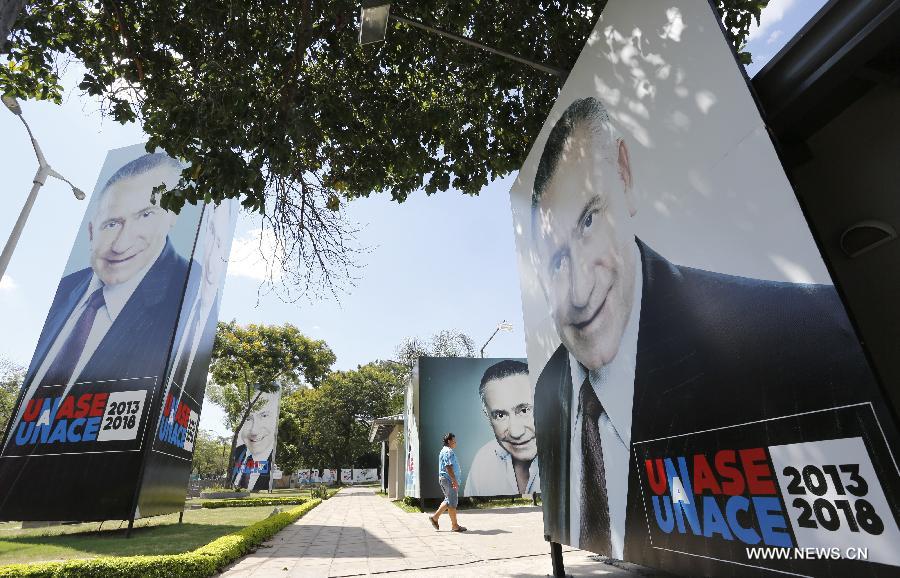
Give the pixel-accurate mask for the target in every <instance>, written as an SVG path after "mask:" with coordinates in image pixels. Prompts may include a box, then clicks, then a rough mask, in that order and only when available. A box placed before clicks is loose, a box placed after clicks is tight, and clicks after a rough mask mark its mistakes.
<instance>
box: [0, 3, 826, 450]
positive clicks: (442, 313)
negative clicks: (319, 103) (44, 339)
mask: <svg viewBox="0 0 900 578" xmlns="http://www.w3.org/2000/svg"><path fill="white" fill-rule="evenodd" d="M824 3H825V0H772V2H770V4H769V6H768V7H767V8H766V10H765V11H764V12H763V17H762V22H761V25H760V26H759V27H754V30H753V31H752V32H751V37H750V42H749V49H750V51H751V52H752V53H753V54H754V63H753V64H752V65H751V66H750V67H748V73H749V74H750V75H751V76H752V75H753V74H755V73H756V72H757V71H758V70H759V69H760V68H762V66H764V65H765V63H766V62H768V60H770V59H771V58H772V57H773V56H774V55H775V54H776V53H777V52H778V50H780V49H781V47H783V46H784V45H785V43H786V42H787V41H788V40H789V39H790V38H791V36H792V35H793V34H794V33H795V32H796V31H797V30H799V29H800V27H802V25H803V24H804V23H805V22H806V21H807V20H808V19H809V18H810V17H811V16H812V14H814V13H815V12H816V11H817V10H818V9H819V8H820V7H821V6H822V5H823V4H824ZM78 72H79V67H78V66H77V65H72V66H70V70H69V71H68V74H67V75H66V77H65V81H64V85H65V86H67V87H73V86H75V85H76V84H77V82H78V80H79V79H80V75H79V74H78ZM22 108H23V110H24V113H25V115H26V117H27V119H28V121H29V123H30V125H31V127H32V130H33V131H34V133H35V135H36V136H37V138H38V140H39V141H40V143H41V146H42V147H43V149H44V153H45V154H46V156H47V159H48V160H49V162H50V163H51V164H52V165H53V167H54V168H55V169H56V170H58V171H59V172H60V173H62V174H63V175H65V176H66V177H67V178H68V179H70V180H71V181H73V182H74V183H75V184H77V185H78V186H79V187H80V188H82V189H84V190H85V191H87V192H88V193H90V191H91V190H92V189H93V187H94V184H95V181H96V179H97V175H98V172H99V170H100V167H101V165H102V163H103V159H104V158H105V156H106V152H107V150H109V149H112V148H118V147H122V146H128V145H132V144H135V143H139V142H141V141H143V140H145V136H144V134H143V132H142V131H141V130H140V128H139V127H138V126H136V125H128V126H122V125H119V124H118V123H115V122H112V121H108V120H103V119H102V118H101V116H100V114H99V112H98V106H97V104H96V103H95V102H94V101H92V100H91V99H88V98H86V97H83V96H81V95H80V93H79V91H77V89H76V90H70V91H69V92H68V93H67V96H66V99H65V102H64V103H63V104H62V105H61V106H56V105H53V104H48V103H35V102H26V103H23V104H22ZM0 135H2V136H3V138H2V141H0V167H2V171H3V175H4V187H3V200H4V207H5V209H4V210H3V211H2V212H0V242H5V239H6V236H7V235H8V234H9V231H11V229H12V226H13V223H14V222H15V219H16V218H17V216H18V212H19V209H20V208H21V206H22V203H24V201H25V198H26V196H27V194H28V191H29V189H30V187H31V179H32V177H33V175H34V171H35V169H36V161H35V160H34V155H33V152H32V151H31V148H30V146H29V143H28V140H27V136H26V134H25V131H24V127H22V126H21V124H20V123H19V122H18V120H17V119H16V118H15V117H14V116H13V115H11V114H9V113H7V111H6V110H4V109H0ZM512 178H513V176H510V177H507V178H506V179H501V180H498V181H495V182H493V183H492V184H490V185H489V186H488V187H486V188H485V190H483V191H482V193H481V195H480V196H478V197H468V196H465V195H462V194H460V193H459V192H456V191H447V192H445V193H440V194H437V195H434V196H432V197H426V196H425V194H424V193H421V192H420V193H418V194H415V195H412V196H411V198H410V199H409V200H407V202H405V203H403V204H400V205H398V204H396V203H392V202H391V201H389V200H387V199H386V198H383V197H373V198H370V199H362V200H359V201H355V202H353V203H351V204H350V205H349V208H348V215H349V217H350V219H351V220H353V221H355V222H357V223H359V224H361V225H364V227H363V228H362V231H361V233H360V235H359V241H360V243H361V244H362V245H363V246H366V247H368V248H369V250H370V251H369V252H368V253H367V254H365V255H363V256H362V263H363V264H364V268H363V269H361V270H360V271H359V280H358V281H357V283H356V286H355V287H354V288H353V289H352V291H351V292H350V294H347V295H344V296H342V297H341V299H340V301H339V302H338V301H335V300H317V301H314V302H310V301H299V302H297V303H293V304H288V303H284V302H282V301H280V300H279V299H278V298H277V297H276V296H274V295H260V281H261V276H262V273H263V272H262V268H263V267H262V265H261V263H259V262H257V259H256V257H255V254H254V250H255V248H256V247H258V246H259V242H258V240H259V237H258V235H259V227H260V225H259V220H258V217H253V216H251V215H244V216H242V218H241V220H240V221H239V223H238V228H237V232H236V235H235V242H234V245H233V249H232V255H233V262H232V264H231V266H230V267H229V272H228V277H227V279H226V287H225V297H224V300H223V303H222V310H221V312H220V318H221V319H223V320H230V319H236V320H237V321H238V322H240V323H251V322H252V323H286V322H289V323H293V324H294V325H296V326H298V327H299V328H300V329H301V330H302V331H303V332H304V333H306V334H307V335H310V336H312V337H315V338H318V339H324V340H325V341H327V342H328V344H329V345H330V346H331V348H332V349H333V350H334V352H335V354H336V355H337V363H336V367H337V368H338V369H349V368H354V367H356V366H357V365H358V364H362V363H366V362H368V361H372V360H375V359H387V358H391V357H392V356H393V354H394V348H395V347H396V345H397V344H398V343H399V342H400V341H401V340H402V339H403V338H404V337H407V336H420V337H428V336H430V335H432V334H433V333H435V332H437V331H439V330H441V329H459V330H461V331H464V332H466V333H468V334H469V335H471V336H472V337H473V338H474V339H475V341H476V342H477V343H478V346H479V347H480V346H481V344H482V343H483V342H484V341H485V340H486V339H487V338H488V336H490V334H491V332H492V331H493V329H494V328H495V327H496V325H497V323H499V322H500V321H501V320H504V319H505V320H508V321H510V322H511V323H512V324H513V327H514V330H513V332H512V333H500V334H498V335H497V337H495V338H494V340H493V341H492V342H491V346H490V347H489V348H488V350H487V354H488V355H491V356H496V357H507V356H508V357H524V356H525V336H524V333H523V331H522V325H523V324H522V307H521V299H520V294H519V284H518V283H519V282H518V272H517V271H516V261H515V248H514V242H513V234H512V219H511V215H510V208H509V197H508V190H509V187H510V185H511V183H512ZM85 206H86V202H81V201H77V200H76V199H75V198H74V197H73V196H72V194H71V192H70V190H69V188H68V187H67V186H66V185H65V184H63V183H60V182H58V181H52V180H51V181H49V182H48V183H47V185H45V186H44V188H43V189H42V191H41V194H40V196H39V197H38V200H37V203H36V205H35V207H34V210H33V211H32V213H31V217H30V219H29V222H28V225H27V227H26V229H25V232H24V233H23V235H22V238H21V240H20V242H19V246H18V249H17V251H16V253H15V255H14V256H13V259H12V262H11V264H10V267H9V269H8V270H7V275H6V276H4V278H3V279H2V281H0V319H2V320H3V323H2V331H0V356H3V357H6V358H8V359H11V360H13V361H15V362H17V363H19V364H22V365H27V364H28V362H29V361H30V359H31V354H32V352H33V350H34V346H35V343H36V342H37V338H38V335H39V333H40V329H41V326H42V325H43V322H44V319H45V317H46V313H47V309H48V307H49V305H50V301H51V299H52V296H53V293H54V291H55V289H56V285H57V283H58V282H59V278H60V274H61V273H62V271H63V267H64V266H65V262H66V260H67V258H68V255H69V251H70V248H71V245H72V241H73V239H74V237H75V235H76V233H77V230H78V227H79V224H80V222H81V218H82V215H83V211H84V207H85ZM263 289H265V288H263ZM222 418H223V416H222V412H221V410H219V409H218V408H217V407H215V406H213V405H212V404H207V405H206V407H204V412H203V417H202V420H201V426H202V427H205V428H207V429H211V430H213V431H216V432H219V433H224V432H225V431H226V430H225V427H224V426H223V425H222V422H223V419H222Z"/></svg>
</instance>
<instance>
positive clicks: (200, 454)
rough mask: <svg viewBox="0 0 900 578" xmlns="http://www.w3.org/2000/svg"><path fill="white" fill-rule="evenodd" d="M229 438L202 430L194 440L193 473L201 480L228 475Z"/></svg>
mask: <svg viewBox="0 0 900 578" xmlns="http://www.w3.org/2000/svg"><path fill="white" fill-rule="evenodd" d="M227 451H228V438H223V437H219V436H217V435H216V434H214V433H213V432H210V431H207V430H203V429H202V430H200V431H199V432H197V438H196V439H195V440H194V459H193V462H192V468H193V472H194V473H195V474H197V475H199V476H200V477H201V478H209V477H212V476H220V475H222V474H227V473H228V459H229V458H228V454H226V452H227Z"/></svg>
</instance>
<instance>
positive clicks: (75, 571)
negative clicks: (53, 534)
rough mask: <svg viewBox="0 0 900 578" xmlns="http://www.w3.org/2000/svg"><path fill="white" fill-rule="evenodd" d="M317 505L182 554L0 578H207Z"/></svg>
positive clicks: (13, 568)
mask: <svg viewBox="0 0 900 578" xmlns="http://www.w3.org/2000/svg"><path fill="white" fill-rule="evenodd" d="M242 501H246V500H242ZM320 503H321V501H320V500H311V501H309V502H306V503H305V504H303V505H301V506H298V507H296V508H292V509H290V510H288V511H287V512H282V513H280V514H275V515H274V516H271V517H269V518H266V519H265V520H261V521H259V522H256V523H255V524H251V525H249V526H247V527H246V528H243V529H241V530H238V531H237V532H234V533H232V534H227V535H225V536H222V537H221V538H217V539H215V540H213V541H212V542H210V543H209V544H206V545H205V546H201V547H199V548H197V549H196V550H193V551H191V552H185V553H183V554H168V555H164V556H125V557H122V558H115V557H111V556H107V557H103V558H93V559H89V560H70V561H68V562H40V563H36V564H10V565H8V566H0V578H13V577H20V576H22V577H25V578H172V577H173V576H178V577H179V578H206V577H208V576H212V575H214V574H216V573H217V572H219V571H221V570H222V569H223V568H224V567H225V566H227V565H228V564H230V563H231V562H234V561H235V560H237V559H238V558H240V557H241V556H243V555H245V554H247V553H249V552H251V551H252V550H253V549H254V548H255V547H256V546H258V545H259V544H261V543H262V542H265V541H266V540H268V539H269V538H271V537H272V536H274V535H275V534H277V533H278V532H279V531H280V530H281V529H282V528H284V527H285V526H287V525H289V524H291V523H293V522H295V521H297V520H298V519H299V518H301V517H303V515H305V514H306V513H307V512H309V511H310V510H312V509H313V508H315V507H316V506H318V505H319V504H320Z"/></svg>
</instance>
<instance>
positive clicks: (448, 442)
mask: <svg viewBox="0 0 900 578" xmlns="http://www.w3.org/2000/svg"><path fill="white" fill-rule="evenodd" d="M444 445H445V446H447V447H448V448H450V449H453V448H455V447H456V436H455V435H453V432H447V433H445V434H444Z"/></svg>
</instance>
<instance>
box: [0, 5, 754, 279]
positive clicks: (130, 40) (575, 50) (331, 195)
mask: <svg viewBox="0 0 900 578" xmlns="http://www.w3.org/2000/svg"><path fill="white" fill-rule="evenodd" d="M766 3H767V0H717V2H716V6H717V8H718V10H719V13H720V15H721V16H722V17H723V20H724V22H725V25H726V28H727V30H728V32H729V35H730V38H731V42H732V44H733V45H734V46H735V47H736V48H737V49H739V50H740V49H742V48H743V45H744V42H745V40H746V38H747V35H748V32H749V28H750V24H751V23H752V21H753V20H754V19H756V20H757V21H758V20H759V15H760V11H761V10H762V8H763V7H764V6H765V5H766ZM605 4H606V2H605V0H595V1H588V0H581V1H566V2H562V1H558V0H557V1H544V2H534V1H533V0H492V1H485V0H477V1H476V0H461V1H458V2H449V3H448V2H438V1H434V0H432V1H421V0H420V1H413V0H399V1H395V2H394V3H393V4H392V7H391V10H392V11H393V12H394V13H399V14H403V15H405V16H408V17H411V18H413V19H416V20H420V21H423V22H427V23H429V24H431V25H434V26H437V27H440V28H443V29H446V30H448V31H450V32H454V33H457V34H462V35H464V36H467V37H470V38H473V39H475V40H478V41H481V42H483V43H485V44H489V45H494V46H497V47H498V48H502V49H504V50H506V51H509V52H512V53H514V54H518V55H520V56H522V57H525V58H529V59H532V60H535V61H539V62H543V63H547V64H550V65H553V66H556V67H558V68H562V69H565V70H569V69H571V67H572V65H573V64H574V62H575V60H576V58H577V57H578V54H579V53H580V51H581V49H582V47H583V46H584V43H585V40H586V39H587V37H588V34H589V33H590V31H591V29H592V27H593V25H594V22H595V20H596V19H597V15H598V14H599V13H600V11H601V10H602V9H603V7H604V6H605ZM358 14H359V2H358V1H356V0H300V1H292V2H286V1H281V2H251V3H239V2H233V1H231V0H143V1H137V0H69V1H66V2H59V1H57V0H35V1H34V2H29V3H28V6H27V7H26V8H25V10H24V12H23V13H22V14H20V16H19V18H18V20H17V21H16V23H15V26H14V28H13V32H12V35H11V37H10V40H9V43H8V47H9V49H8V55H7V58H6V62H5V66H0V92H2V93H12V94H14V95H16V96H19V97H27V98H40V99H50V100H53V101H55V102H60V100H61V99H62V94H63V87H62V86H61V85H60V81H59V70H58V69H59V68H60V64H61V63H62V62H63V60H65V59H67V58H74V59H76V60H78V61H80V62H81V63H82V64H83V65H84V67H85V73H84V77H83V79H82V81H81V83H80V84H79V87H80V88H81V89H82V90H84V91H86V92H87V93H88V94H89V95H92V96H96V97H99V98H100V99H101V102H102V103H103V105H102V110H104V111H105V113H106V114H109V115H111V116H112V117H113V118H114V119H116V120H118V121H119V122H123V123H124V122H130V121H138V122H140V123H141V125H142V128H143V129H144V131H145V132H146V133H147V134H148V135H149V142H148V145H147V147H148V150H152V149H155V148H156V147H162V148H163V149H165V151H166V152H168V153H169V154H170V155H172V156H175V157H178V158H182V159H184V160H185V161H186V162H187V163H188V164H189V168H187V169H185V171H184V172H183V173H182V177H183V178H182V180H181V182H180V183H179V184H178V185H177V186H176V187H175V188H173V189H172V190H169V191H165V192H164V194H163V196H162V198H161V204H162V205H163V206H164V207H167V208H172V209H176V210H177V209H179V208H180V207H181V206H183V204H184V203H185V202H191V203H194V202H197V201H200V200H207V201H208V200H213V199H214V200H220V199H223V198H226V197H235V198H242V202H243V204H244V206H245V207H247V208H248V209H252V210H256V211H259V212H260V213H262V214H263V215H264V217H263V220H264V223H265V224H266V225H267V226H268V227H270V228H271V231H272V232H273V233H274V236H275V239H276V244H277V249H278V250H277V252H276V254H277V255H278V256H279V257H280V261H281V266H282V268H283V269H284V272H285V276H284V279H285V280H286V281H288V282H293V283H294V284H299V286H301V287H302V288H309V289H315V288H316V287H317V286H318V285H319V284H323V285H324V286H325V287H329V288H333V287H334V286H335V284H337V285H338V286H340V285H341V282H342V280H343V279H347V278H349V276H350V271H352V267H353V265H354V264H355V261H354V259H353V253H352V246H353V244H352V238H353V233H354V228H353V227H352V226H351V225H349V224H348V223H347V222H346V221H345V220H344V219H343V218H342V216H341V213H340V207H341V201H342V199H343V200H349V199H353V198H357V197H365V196H368V195H370V194H371V193H388V194H390V195H391V197H392V198H393V199H394V200H396V201H399V202H402V201H403V200H404V199H405V198H406V197H407V196H408V195H409V194H410V193H411V192H413V191H415V190H418V189H424V190H425V192H426V193H427V194H432V193H435V192H437V191H445V190H447V189H448V188H450V187H454V188H456V189H458V190H460V191H462V192H463V193H467V194H471V195H475V194H478V193H479V191H481V189H482V188H483V187H484V186H485V185H486V184H487V183H488V182H489V181H490V180H491V179H494V178H498V177H501V176H503V175H506V174H509V173H510V172H512V171H515V170H517V169H518V168H519V166H520V165H521V164H522V161H523V159H524V157H525V155H526V154H527V149H528V143H530V142H531V141H532V139H533V138H534V136H535V135H536V134H537V132H538V130H539V129H540V127H541V125H542V124H543V122H544V119H545V117H546V115H547V113H548V112H549V110H550V107H551V106H552V104H553V102H554V100H555V99H556V96H557V94H558V92H559V89H560V86H561V81H560V79H559V78H558V77H556V76H553V75H548V74H546V73H543V72H539V71H536V70H534V69H532V68H529V67H527V66H523V65H521V64H518V63H515V62H511V61H508V60H505V59H503V58H500V57H495V56H492V55H489V54H487V53H485V52H482V51H479V50H477V49H475V48H471V47H468V46H464V45H461V44H459V43H458V42H455V41H451V40H447V39H444V38H441V37H436V36H433V35H429V34H427V33H425V32H422V31H420V30H417V29H413V28H407V27H405V26H403V25H401V24H398V23H396V22H392V23H391V24H390V25H389V28H390V30H389V31H388V38H389V41H388V42H382V43H378V44H374V45H367V46H362V47H361V46H358V45H357V30H358V23H357V19H358ZM742 54H743V58H744V59H745V60H749V54H747V53H745V52H744V53H742Z"/></svg>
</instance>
